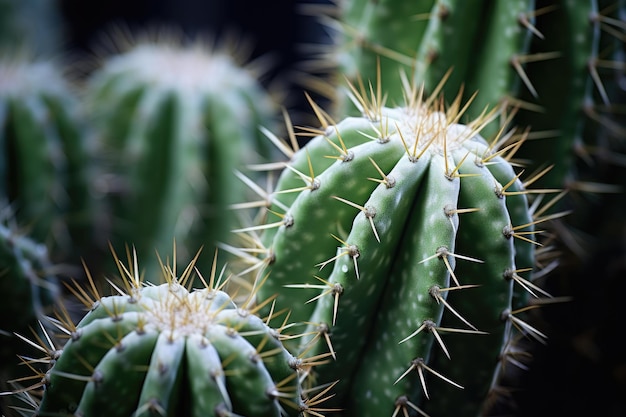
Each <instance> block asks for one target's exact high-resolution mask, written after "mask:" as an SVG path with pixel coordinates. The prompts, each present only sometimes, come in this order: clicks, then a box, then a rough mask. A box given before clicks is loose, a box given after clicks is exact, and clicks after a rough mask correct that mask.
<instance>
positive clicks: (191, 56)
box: [101, 41, 256, 93]
mask: <svg viewBox="0 0 626 417" xmlns="http://www.w3.org/2000/svg"><path fill="white" fill-rule="evenodd" d="M101 73H103V74H106V77H107V78H108V77H110V76H116V75H120V74H125V75H126V76H131V77H132V78H133V79H135V80H138V81H141V82H142V83H147V84H150V85H152V87H155V88H160V89H166V90H170V89H173V90H176V91H182V92H184V91H188V92H190V93H193V92H197V91H204V92H212V91H220V90H223V89H224V87H225V83H226V84H227V85H230V86H235V87H236V88H237V89H239V90H244V89H246V88H248V87H251V86H252V85H254V84H255V83H256V78H255V77H254V76H253V71H252V70H251V69H248V68H247V67H246V66H243V65H240V64H239V63H238V61H237V59H236V57H235V56H234V55H233V54H232V53H230V52H228V51H226V50H220V49H217V48H209V47H205V46H202V45H193V46H183V45H179V44H174V43H171V42H170V43H167V42H160V41H144V42H141V43H137V44H135V45H133V46H132V47H130V48H129V49H128V50H127V51H124V52H122V53H118V54H116V55H114V56H112V57H111V58H110V59H109V60H108V61H107V62H106V64H105V66H104V67H103V71H102V72H101Z"/></svg>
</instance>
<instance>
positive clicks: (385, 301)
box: [240, 89, 545, 416]
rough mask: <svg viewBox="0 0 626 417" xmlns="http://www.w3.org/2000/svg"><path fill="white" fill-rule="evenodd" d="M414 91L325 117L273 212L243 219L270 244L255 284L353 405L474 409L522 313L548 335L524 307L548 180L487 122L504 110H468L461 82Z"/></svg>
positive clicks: (363, 412)
mask: <svg viewBox="0 0 626 417" xmlns="http://www.w3.org/2000/svg"><path fill="white" fill-rule="evenodd" d="M420 91H421V90H420ZM405 96H406V98H407V101H406V103H407V104H406V105H405V106H404V107H397V108H388V107H383V106H381V105H380V104H379V103H380V102H381V100H380V97H379V96H374V95H372V96H370V97H365V96H364V95H360V96H355V97H354V102H356V103H361V110H362V113H363V117H360V118H358V117H349V118H346V119H344V120H342V121H340V122H338V123H337V124H336V125H330V124H329V123H328V122H327V120H325V119H323V118H322V119H323V120H321V122H322V129H320V131H319V133H320V134H319V135H318V136H317V137H315V138H313V139H312V140H311V141H310V142H308V143H307V145H305V146H304V147H303V148H302V149H300V150H299V151H298V152H296V153H295V155H294V156H293V158H292V161H291V162H290V164H289V167H288V169H285V170H284V171H283V172H282V174H281V176H280V177H279V179H278V181H277V185H276V189H275V192H274V193H273V194H272V195H271V196H270V201H269V214H268V216H267V220H266V223H263V224H261V225H259V226H252V227H249V228H245V229H242V230H240V232H242V233H248V234H253V235H255V236H257V238H256V239H258V240H259V241H260V243H261V244H262V246H263V247H264V248H265V252H264V253H265V254H266V256H265V258H263V259H261V261H260V262H261V264H262V265H263V268H262V272H261V273H260V275H259V276H262V277H264V278H265V279H264V281H263V283H262V285H260V288H259V290H258V294H259V295H260V297H261V299H266V298H268V297H271V296H274V295H276V296H277V298H276V303H275V305H273V307H274V308H275V309H276V310H277V311H279V310H281V309H286V310H289V311H290V319H291V320H292V321H293V322H295V323H300V325H301V327H299V328H298V327H297V326H293V328H294V329H299V331H301V333H298V334H296V333H297V331H295V330H294V339H295V340H297V341H298V342H297V343H298V349H299V350H300V352H301V355H306V356H310V357H313V358H321V357H328V356H329V355H332V357H333V360H330V361H328V362H327V363H324V364H320V365H318V366H316V367H315V368H314V370H313V376H314V377H315V378H316V379H315V380H316V382H317V383H321V384H330V383H335V382H336V385H335V387H334V391H335V396H334V397H333V399H332V400H331V402H330V404H331V405H332V406H333V407H336V408H338V409H342V410H343V411H344V412H345V414H343V415H347V416H352V415H359V416H391V415H405V414H403V413H409V412H410V413H414V412H416V410H417V409H419V410H422V411H420V412H426V413H429V415H432V416H437V415H472V413H477V412H478V410H479V408H480V404H481V402H482V401H483V400H484V399H485V398H486V396H487V393H488V392H489V391H490V389H492V388H494V387H495V383H496V382H495V381H496V380H497V378H496V376H495V375H496V374H495V370H496V368H497V363H498V358H499V357H506V354H507V352H506V346H507V344H508V342H509V341H510V340H511V338H512V337H513V335H514V334H515V330H516V328H517V329H521V330H522V331H521V333H522V334H526V335H531V336H534V337H536V338H542V337H543V336H544V335H543V334H542V333H541V332H539V331H538V330H536V329H535V328H533V327H531V326H528V325H526V323H525V322H524V321H523V320H522V319H521V318H519V317H517V316H516V315H517V313H518V312H517V311H516V310H517V308H519V307H520V306H522V305H525V302H526V300H527V297H528V296H527V295H525V292H526V291H527V289H528V288H529V283H530V278H531V272H530V271H532V270H533V269H534V268H535V255H534V253H535V249H534V248H535V246H537V245H538V242H537V236H536V234H538V233H540V231H536V230H535V224H537V223H538V222H541V221H543V220H545V219H544V218H540V217H539V216H535V215H534V210H535V208H533V206H532V205H531V204H530V201H531V200H532V199H533V198H534V196H535V194H541V192H539V190H538V191H537V192H534V191H533V190H529V189H527V187H526V186H525V185H524V183H523V182H522V181H521V180H520V179H519V177H520V173H518V170H516V169H515V168H514V166H513V165H512V164H511V162H510V158H511V156H512V154H513V153H514V152H515V150H516V149H517V147H518V145H519V143H518V142H517V139H512V140H509V142H510V143H508V142H507V138H510V137H512V136H511V135H505V134H504V133H501V134H500V135H499V136H498V137H497V138H496V140H495V141H494V142H493V143H488V142H487V141H486V140H485V139H483V138H482V136H481V135H480V130H481V128H482V127H483V126H485V125H486V124H487V123H489V121H490V120H491V118H492V116H493V113H489V114H484V115H483V116H482V117H480V118H478V119H473V120H472V121H470V122H468V123H466V124H462V123H461V122H460V120H461V118H462V117H463V111H464V109H461V105H460V96H457V99H456V100H455V101H453V102H452V103H451V104H450V105H448V106H444V105H443V104H439V103H443V101H439V99H440V98H439V97H437V98H435V97H434V96H430V97H429V98H428V99H426V100H422V94H421V93H420V92H418V91H416V90H415V89H414V90H411V91H405ZM466 107H467V106H465V107H464V108H466ZM502 132H504V130H502ZM302 181H304V183H305V184H304V186H302ZM259 230H261V231H262V232H261V234H260V236H258V235H256V233H257V232H258V231H259ZM515 282H518V283H521V284H522V285H516V284H515ZM530 286H532V284H530ZM534 295H535V296H539V295H545V293H540V292H538V293H534ZM447 337H450V342H449V343H448V342H447V341H446V339H447ZM431 370H432V372H431ZM418 375H419V376H418ZM422 377H423V378H422ZM431 385H432V387H433V389H432V391H431V390H430V389H429V387H430V386H431ZM465 385H467V387H466V389H463V386H465ZM450 398H455V400H450ZM411 415H412V414H411Z"/></svg>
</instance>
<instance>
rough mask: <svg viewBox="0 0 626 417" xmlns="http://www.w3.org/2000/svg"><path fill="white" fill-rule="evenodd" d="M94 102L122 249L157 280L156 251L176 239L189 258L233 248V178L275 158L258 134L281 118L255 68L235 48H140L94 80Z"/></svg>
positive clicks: (90, 98)
mask: <svg viewBox="0 0 626 417" xmlns="http://www.w3.org/2000/svg"><path fill="white" fill-rule="evenodd" d="M86 96H87V98H86V100H87V103H88V107H89V113H90V116H91V117H92V120H93V124H94V126H95V130H96V134H97V135H98V142H99V144H100V150H101V154H102V155H103V156H104V158H105V160H104V162H103V164H104V166H105V168H104V171H105V174H107V177H108V178H109V181H108V182H107V185H106V187H105V188H106V191H105V192H106V197H107V201H108V202H110V206H111V212H112V214H111V216H112V219H111V221H112V225H113V230H112V231H111V233H112V239H111V240H112V241H113V244H114V246H115V248H116V249H117V250H122V249H123V247H124V245H126V244H133V245H134V246H135V247H136V249H137V251H138V254H139V256H140V257H141V258H142V259H146V263H145V267H146V268H148V269H147V276H154V274H151V273H150V271H152V272H155V271H158V262H157V261H156V257H155V256H154V253H155V251H156V252H157V253H160V254H162V253H169V252H170V251H171V247H172V241H173V240H175V241H176V246H177V248H178V251H179V253H180V254H181V257H183V256H185V255H191V254H193V253H195V252H196V251H197V250H198V248H200V247H202V246H204V247H205V251H204V253H210V252H211V248H212V247H215V244H216V243H217V242H219V241H223V240H226V239H227V238H228V231H229V230H230V228H232V227H233V225H234V222H235V219H234V218H233V216H232V215H231V213H230V212H229V211H228V209H227V208H228V205H229V204H230V203H232V202H234V201H237V200H238V199H240V193H241V192H242V189H241V187H239V186H238V185H239V184H238V182H237V181H236V180H234V178H235V177H234V176H233V171H234V170H235V169H243V165H244V164H245V163H251V162H259V160H262V158H263V157H267V155H264V154H263V152H264V150H263V146H265V143H263V144H261V142H260V141H259V140H258V138H259V137H260V133H259V130H258V129H259V127H260V126H265V127H268V128H271V126H272V118H273V116H274V114H273V111H274V110H273V109H274V104H273V101H272V100H271V98H270V96H269V94H268V92H267V91H265V90H264V89H263V88H262V86H261V84H260V83H259V81H258V80H257V79H256V78H255V74H253V73H252V69H251V68H243V67H241V66H240V65H239V64H238V63H237V62H236V59H235V56H234V55H233V54H231V52H230V51H228V50H227V49H226V48H225V49H224V50H220V49H218V48H217V47H216V48H214V49H211V48H209V47H208V46H207V45H200V44H198V45H183V42H182V41H176V40H172V39H167V36H165V39H163V38H157V39H150V40H148V41H145V40H144V41H132V42H131V47H130V48H128V50H126V51H123V52H120V53H118V54H116V55H114V56H111V57H110V58H108V59H107V60H106V62H104V64H103V65H102V66H101V67H100V68H98V69H97V70H96V71H95V72H93V73H92V75H91V77H90V80H89V82H88V85H87V92H86ZM151 259H154V261H153V262H149V260H151ZM198 265H199V267H200V268H201V269H203V268H202V265H204V266H205V267H206V266H207V265H210V259H206V260H205V259H204V258H202V259H200V260H198Z"/></svg>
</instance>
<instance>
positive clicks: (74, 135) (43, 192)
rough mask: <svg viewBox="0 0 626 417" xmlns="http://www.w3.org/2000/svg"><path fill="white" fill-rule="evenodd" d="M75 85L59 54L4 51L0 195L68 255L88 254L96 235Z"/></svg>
mask: <svg viewBox="0 0 626 417" xmlns="http://www.w3.org/2000/svg"><path fill="white" fill-rule="evenodd" d="M75 93H76V92H75V90H74V89H73V88H72V87H71V86H70V84H69V82H68V80H67V79H66V77H65V74H64V72H63V67H62V63H61V62H60V61H57V60H51V59H39V58H35V57H33V55H32V54H31V53H29V52H27V51H26V50H24V51H13V52H10V53H9V52H6V54H5V55H2V56H1V57H0V199H2V200H3V201H4V202H5V203H8V204H10V205H11V206H12V207H13V208H12V210H13V211H14V216H15V219H16V222H17V223H18V224H19V225H20V226H22V227H26V228H28V235H29V236H30V237H32V238H33V239H35V240H36V241H38V242H41V243H43V244H45V245H46V246H47V247H48V248H50V256H51V257H52V258H53V259H54V260H60V259H64V260H69V262H78V259H79V257H80V256H84V255H86V248H87V247H88V246H89V244H88V242H89V240H90V239H91V238H92V237H93V235H92V234H91V233H92V232H91V230H92V229H91V220H90V219H91V217H90V216H91V214H92V213H91V194H90V186H89V182H90V177H89V166H88V164H85V161H86V159H87V156H86V155H87V152H88V145H87V143H86V142H85V136H84V125H82V123H80V122H79V121H78V120H79V119H78V117H77V116H78V107H77V105H78V103H77V97H76V94H75ZM69 254H71V255H72V256H75V258H71V259H70V258H69Z"/></svg>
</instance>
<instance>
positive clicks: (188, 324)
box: [30, 254, 318, 417]
mask: <svg viewBox="0 0 626 417" xmlns="http://www.w3.org/2000/svg"><path fill="white" fill-rule="evenodd" d="M216 258H217V254H216ZM115 260H116V261H118V262H119V259H118V258H117V257H115ZM129 260H130V259H129ZM194 261H195V259H194ZM194 270H195V266H194V262H192V263H191V264H189V265H188V266H187V268H186V269H185V271H183V272H182V273H181V274H180V275H177V273H176V270H175V269H173V267H172V266H171V265H168V266H163V269H162V274H161V276H160V279H161V280H162V281H163V283H162V284H159V285H155V284H152V283H145V282H143V281H142V278H141V277H140V272H139V265H138V261H137V258H136V257H133V258H132V260H130V262H129V264H128V265H127V266H124V265H122V264H121V263H120V273H121V274H122V275H123V282H122V283H121V284H119V286H117V285H114V286H113V288H114V290H115V292H114V294H113V295H109V296H101V295H100V293H99V291H96V292H92V291H91V290H90V289H89V287H86V288H81V287H77V288H76V289H74V293H75V295H76V296H77V297H78V299H79V300H81V301H83V303H85V304H86V305H88V306H89V311H88V313H87V314H86V315H84V316H83V317H82V319H81V320H80V321H79V322H78V324H76V325H73V324H72V322H71V321H69V320H68V319H67V318H66V317H62V316H59V318H58V320H56V322H57V326H59V328H60V329H61V330H63V333H65V334H66V335H67V336H69V339H68V340H67V342H66V343H65V344H64V345H62V346H48V345H46V344H45V343H42V346H41V350H43V351H46V352H49V353H50V354H49V355H48V357H47V358H44V359H42V360H41V361H42V362H45V361H48V362H49V364H50V368H49V369H48V370H47V371H46V372H44V373H41V374H40V375H39V378H40V381H41V382H40V383H38V384H35V385H34V386H33V387H31V391H30V392H31V393H35V392H37V391H40V390H41V389H43V393H42V394H43V396H42V398H41V400H40V401H38V402H37V404H36V412H35V414H34V415H38V416H47V415H72V416H95V415H107V416H139V415H142V416H143V415H146V416H147V415H168V416H173V415H176V416H216V417H227V416H233V417H234V416H259V417H260V416H273V417H279V416H307V415H312V416H313V415H318V414H315V413H316V411H315V410H316V409H317V407H316V401H317V399H315V397H313V400H311V399H309V398H308V397H307V395H310V393H311V392H310V391H307V392H305V391H304V385H303V384H304V383H305V381H306V379H307V378H306V376H307V375H306V370H307V367H308V365H307V363H306V361H305V360H301V359H299V358H298V357H296V356H293V355H292V354H291V353H290V352H288V351H287V350H286V349H285V347H284V346H283V344H282V342H281V338H282V337H281V335H280V332H279V330H277V329H274V328H271V327H270V326H269V325H268V322H269V319H270V318H271V317H270V318H268V319H267V320H264V319H262V318H261V317H260V316H258V315H257V314H256V313H255V309H254V308H248V305H247V303H248V302H249V301H250V298H248V299H247V301H245V300H244V304H240V305H239V306H237V305H236V304H235V301H234V299H233V298H232V297H231V296H230V295H229V294H227V293H226V292H225V291H224V288H225V285H227V284H228V279H224V277H223V276H222V275H221V274H220V275H217V274H216V270H215V269H212V270H211V275H210V276H208V275H207V276H206V281H204V278H203V282H205V285H206V287H204V288H202V289H196V290H191V291H190V290H188V287H187V286H188V285H189V284H190V281H191V280H192V279H193V276H194V275H196V273H195V272H194ZM152 278H153V279H152V281H153V282H157V281H159V279H157V278H155V277H152ZM90 286H91V288H92V289H95V288H96V287H95V284H94V281H93V280H92V279H91V277H90ZM268 301H271V300H268ZM40 394H41V393H40ZM309 413H311V414H309Z"/></svg>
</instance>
